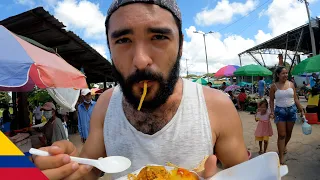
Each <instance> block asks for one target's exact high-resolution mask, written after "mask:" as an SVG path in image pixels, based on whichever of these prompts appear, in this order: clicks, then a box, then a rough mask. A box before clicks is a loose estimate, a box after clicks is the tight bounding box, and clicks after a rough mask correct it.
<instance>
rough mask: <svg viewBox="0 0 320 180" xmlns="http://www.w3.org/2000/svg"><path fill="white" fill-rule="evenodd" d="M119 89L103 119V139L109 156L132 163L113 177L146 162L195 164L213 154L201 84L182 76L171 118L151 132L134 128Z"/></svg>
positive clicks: (136, 168)
mask: <svg viewBox="0 0 320 180" xmlns="http://www.w3.org/2000/svg"><path fill="white" fill-rule="evenodd" d="M122 98H123V95H122V92H121V89H120V87H119V86H117V87H115V89H114V91H113V94H112V97H111V99H110V103H109V107H108V111H107V113H106V117H105V121H104V130H103V134H104V143H105V148H106V153H107V155H108V156H125V157H127V158H129V159H130V160H131V162H132V165H131V167H130V168H129V169H128V170H126V171H124V172H122V173H119V174H115V175H113V177H112V178H113V179H115V178H119V177H121V176H125V175H127V174H128V173H131V172H133V171H135V170H138V169H140V168H141V167H143V166H145V165H147V164H159V165H165V164H166V162H171V163H173V164H176V165H179V166H181V167H184V168H195V167H196V166H197V165H198V164H199V163H200V162H201V161H202V160H203V158H204V157H205V156H209V155H212V154H213V147H214V144H213V143H212V134H211V127H210V122H209V116H208V111H207V106H206V102H205V99H204V95H203V90H202V86H201V85H200V84H196V83H193V82H191V81H189V80H183V95H182V99H181V103H180V105H179V107H178V110H177V112H176V114H175V115H174V117H173V118H172V119H171V121H170V122H169V123H168V124H167V125H166V126H165V127H163V128H162V129H161V130H160V131H158V132H157V133H155V134H153V135H148V134H144V133H142V132H140V131H137V130H136V129H135V128H134V127H133V126H132V125H131V124H130V123H129V121H128V120H127V118H126V116H125V114H124V111H123V107H122Z"/></svg>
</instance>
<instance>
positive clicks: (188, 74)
mask: <svg viewBox="0 0 320 180" xmlns="http://www.w3.org/2000/svg"><path fill="white" fill-rule="evenodd" d="M186 68H187V77H188V75H189V73H188V59H186Z"/></svg>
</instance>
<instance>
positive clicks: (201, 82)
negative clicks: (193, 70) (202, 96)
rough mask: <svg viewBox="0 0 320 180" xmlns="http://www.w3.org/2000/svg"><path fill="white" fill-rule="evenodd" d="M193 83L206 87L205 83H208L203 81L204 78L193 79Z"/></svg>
mask: <svg viewBox="0 0 320 180" xmlns="http://www.w3.org/2000/svg"><path fill="white" fill-rule="evenodd" d="M193 82H196V83H199V84H202V85H207V83H208V81H207V80H205V79H204V78H199V79H195V80H193Z"/></svg>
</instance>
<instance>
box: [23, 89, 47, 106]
mask: <svg viewBox="0 0 320 180" xmlns="http://www.w3.org/2000/svg"><path fill="white" fill-rule="evenodd" d="M48 101H53V99H52V98H51V96H50V95H49V93H48V92H47V90H45V89H38V88H34V89H33V91H31V92H29V93H28V102H29V105H31V106H38V103H41V104H44V103H46V102H48Z"/></svg>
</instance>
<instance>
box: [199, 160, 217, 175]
mask: <svg viewBox="0 0 320 180" xmlns="http://www.w3.org/2000/svg"><path fill="white" fill-rule="evenodd" d="M204 168H205V169H204V171H202V172H200V173H198V174H199V176H201V177H203V178H205V179H207V178H210V177H212V176H214V175H215V174H216V173H217V172H218V168H217V157H216V156H215V155H211V156H209V157H208V159H207V160H206V163H205V164H204Z"/></svg>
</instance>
